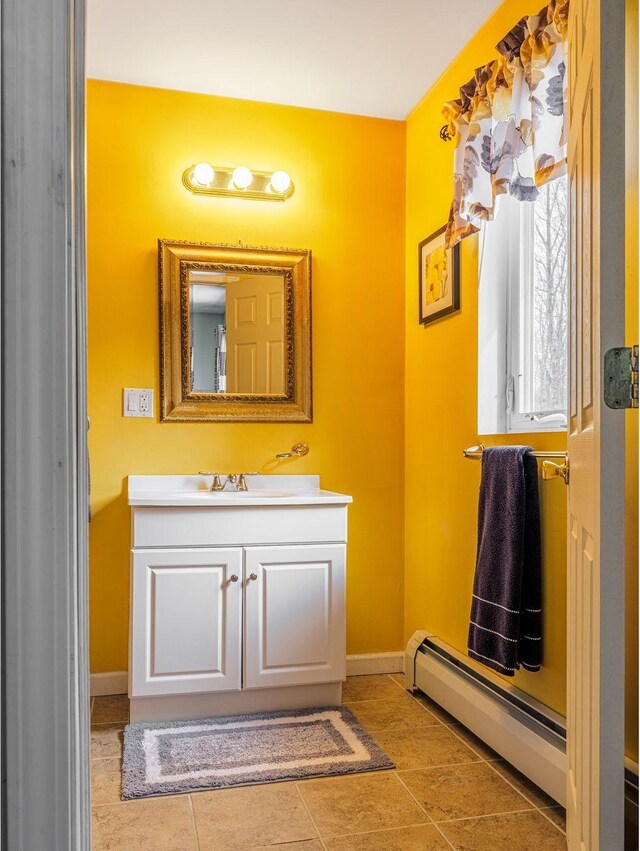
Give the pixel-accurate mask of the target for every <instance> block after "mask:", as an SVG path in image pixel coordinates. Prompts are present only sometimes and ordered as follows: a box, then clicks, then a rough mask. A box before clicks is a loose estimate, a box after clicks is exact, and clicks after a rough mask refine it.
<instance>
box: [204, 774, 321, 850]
mask: <svg viewBox="0 0 640 851" xmlns="http://www.w3.org/2000/svg"><path fill="white" fill-rule="evenodd" d="M192 801H193V810H194V814H195V820H196V828H197V831H198V841H199V843H200V851H240V849H248V848H256V847H260V846H264V845H266V846H268V845H275V844H277V843H285V842H297V841H301V840H303V839H316V838H317V836H318V834H317V832H316V830H315V828H314V826H313V823H312V821H311V819H310V818H309V816H308V814H307V812H306V810H305V807H304V804H303V803H302V800H301V798H300V795H299V793H298V790H297V789H296V786H295V784H294V783H268V784H265V785H261V786H247V787H244V788H241V789H217V790H215V791H213V792H198V793H195V794H194V795H192ZM293 847H294V848H295V847H296V846H293Z"/></svg>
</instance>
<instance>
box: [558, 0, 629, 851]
mask: <svg viewBox="0 0 640 851" xmlns="http://www.w3.org/2000/svg"><path fill="white" fill-rule="evenodd" d="M568 50H569V56H568V60H569V61H568V68H569V91H570V99H569V116H570V121H569V146H568V173H569V200H570V223H569V234H570V254H569V257H570V269H569V273H570V274H569V290H570V309H569V319H570V333H569V339H570V356H569V423H568V449H569V457H570V463H571V476H570V481H569V495H568V530H569V535H568V603H567V605H568V610H567V618H568V622H567V640H568V647H567V678H568V682H567V839H568V844H569V848H570V849H584V851H604V849H608V848H611V849H613V848H622V847H623V807H624V794H623V793H624V789H623V778H624V709H623V707H624V520H623V517H624V415H623V414H620V413H619V412H615V411H610V410H609V409H607V408H606V407H605V405H604V403H603V401H602V382H601V369H602V367H601V364H602V360H603V356H604V352H605V351H606V350H607V349H609V348H612V347H613V346H619V345H623V344H624V178H625V175H624V136H625V133H624V123H625V119H624V0H589V2H586V0H572V2H571V4H570V8H569V45H568ZM601 92H606V96H603V97H601ZM612 127H616V132H615V134H612V133H611V132H610V130H611V128H612ZM614 137H615V138H614ZM603 141H604V146H603Z"/></svg>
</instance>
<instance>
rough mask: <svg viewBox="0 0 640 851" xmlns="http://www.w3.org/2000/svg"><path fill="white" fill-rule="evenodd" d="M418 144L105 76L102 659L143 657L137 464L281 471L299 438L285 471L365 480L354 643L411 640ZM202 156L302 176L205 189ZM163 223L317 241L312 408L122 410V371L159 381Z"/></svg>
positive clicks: (286, 111)
mask: <svg viewBox="0 0 640 851" xmlns="http://www.w3.org/2000/svg"><path fill="white" fill-rule="evenodd" d="M404 148H405V125H404V123H403V122H394V121H383V120H376V119H368V118H361V117H356V116H351V115H338V114H334V113H328V112H318V111H314V110H304V109H295V108H289V107H282V106H273V105H267V104H259V103H252V102H247V101H238V100H229V99H224V98H217V97H209V96H204V95H194V94H186V93H184V92H173V91H166V90H159V89H149V88H140V87H136V86H127V85H120V84H115V83H105V82H97V81H90V82H89V85H88V258H89V260H88V280H89V407H90V416H91V431H90V451H91V470H92V482H91V485H92V506H93V519H92V522H91V528H90V541H91V562H90V578H91V670H92V671H93V672H100V671H117V670H125V669H126V668H127V634H128V604H129V592H128V582H129V530H130V527H129V510H128V507H127V503H126V477H127V475H128V474H131V473H193V472H197V471H198V470H211V469H218V470H222V471H227V470H234V471H235V470H237V471H239V470H251V469H256V468H257V469H258V470H265V469H268V471H269V472H276V469H274V468H273V466H266V465H269V462H270V460H271V459H273V457H274V455H275V454H276V452H282V451H285V450H287V449H288V448H289V447H290V446H291V445H292V444H293V443H295V442H297V441H299V440H304V441H306V442H308V443H309V445H310V446H311V452H310V454H309V456H308V457H307V458H304V459H298V460H295V461H294V462H284V463H282V464H281V465H280V466H279V467H278V468H277V471H278V472H286V473H319V474H320V476H321V480H322V482H323V484H324V485H325V486H327V487H329V488H332V489H335V490H339V491H344V492H346V493H350V494H353V497H354V503H353V506H352V507H351V508H350V509H349V527H350V529H349V538H350V545H349V571H348V573H349V579H348V652H350V653H363V652H378V651H388V650H396V649H398V648H400V647H401V646H402V595H403V590H402V584H403V563H402V551H403V393H404V388H403V369H404V366H403V333H404V328H403V326H404V303H403V302H404V294H403V288H402V283H401V281H402V280H403V275H404V269H403V250H404V241H403V240H404V192H403V187H404ZM203 159H204V160H209V161H211V162H213V163H220V164H222V165H225V164H240V163H243V164H247V165H248V166H250V167H251V166H252V167H254V168H256V169H275V168H284V169H286V170H287V171H289V172H290V173H291V174H292V176H293V178H294V180H295V184H296V193H295V194H294V196H293V197H292V198H291V199H290V200H289V201H287V202H286V203H284V204H269V203H264V202H262V203H261V202H249V201H239V200H236V199H211V198H203V197H196V196H194V195H191V194H190V193H189V192H187V191H186V190H185V189H184V188H183V186H182V183H181V174H182V171H183V169H184V168H185V167H186V166H187V165H190V164H191V163H193V162H198V161H200V160H203ZM367 163H374V164H375V168H376V173H377V174H378V175H379V179H377V180H375V181H366V180H365V181H363V180H361V179H360V176H361V175H362V173H363V169H365V168H366V164H367ZM158 237H165V238H172V239H186V240H192V241H209V242H233V243H235V242H238V241H239V240H242V241H243V242H244V243H248V244H254V245H269V246H281V245H285V246H288V247H296V248H311V249H312V250H313V256H314V263H313V357H314V362H313V366H314V376H313V377H314V412H315V416H314V422H313V423H312V424H310V425H295V424H291V425H282V424H222V423H213V424H210V425H209V424H203V423H187V424H181V423H160V422H158V421H157V419H154V420H145V419H124V418H123V417H122V388H123V387H126V386H133V387H153V388H155V390H156V393H159V378H158V376H159V361H158V280H157V254H156V241H157V239H158ZM156 405H157V399H156Z"/></svg>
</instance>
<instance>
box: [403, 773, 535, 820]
mask: <svg viewBox="0 0 640 851" xmlns="http://www.w3.org/2000/svg"><path fill="white" fill-rule="evenodd" d="M400 779H401V780H402V782H403V783H404V784H406V786H408V788H409V790H410V791H411V793H412V795H413V796H414V797H415V799H416V800H417V801H418V803H419V804H421V805H422V806H423V807H424V808H425V809H426V811H427V813H428V814H429V816H430V817H431V818H432V819H433V820H434V821H436V822H439V821H448V820H450V819H458V818H471V817H472V816H486V815H491V814H495V813H510V812H514V811H516V810H526V809H533V804H531V803H530V802H529V801H527V800H526V798H523V797H522V795H520V794H518V792H516V790H515V789H514V788H513V787H512V786H510V785H509V784H508V783H507V782H506V781H504V780H502V778H501V777H499V776H498V775H497V774H496V773H495V771H492V769H491V768H490V767H489V766H488V765H487V764H486V763H485V762H475V763H469V764H468V765H452V766H448V767H446V768H445V767H442V768H428V769H423V770H421V771H403V772H402V773H401V774H400Z"/></svg>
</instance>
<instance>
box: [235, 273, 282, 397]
mask: <svg viewBox="0 0 640 851" xmlns="http://www.w3.org/2000/svg"><path fill="white" fill-rule="evenodd" d="M284 362H285V322H284V278H283V277H282V275H251V276H246V275H245V276H243V278H242V280H239V281H237V282H236V283H232V284H227V393H267V394H269V395H277V394H280V393H284V392H285V386H284Z"/></svg>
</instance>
